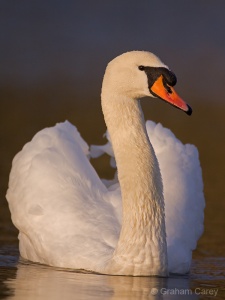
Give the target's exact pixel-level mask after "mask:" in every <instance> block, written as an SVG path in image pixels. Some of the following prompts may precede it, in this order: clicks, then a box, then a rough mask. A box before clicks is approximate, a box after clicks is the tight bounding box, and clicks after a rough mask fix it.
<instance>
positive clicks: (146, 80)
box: [7, 51, 204, 276]
mask: <svg viewBox="0 0 225 300" xmlns="http://www.w3.org/2000/svg"><path fill="white" fill-rule="evenodd" d="M175 84H176V77H175V75H174V74H173V73H172V72H171V71H170V69H169V68H168V67H167V66H166V65H165V64H163V63H162V62H161V61H160V59H159V58H158V57H156V56H155V55H154V54H152V53H150V52H144V51H132V52H127V53H124V54H122V55H120V56H118V57H116V58H115V59H113V60H112V61H111V62H110V63H109V64H108V66H107V68H106V72H105V75H104V79H103V85H102V94H101V98H102V110H103V114H104V118H105V122H106V125H107V128H108V132H109V135H110V139H111V143H112V148H113V151H114V154H115V159H116V164H117V167H118V180H119V183H120V184H117V183H115V184H114V185H112V186H110V187H108V188H107V187H106V185H105V184H103V182H102V181H101V179H100V178H99V177H98V175H97V173H96V172H95V170H94V169H93V167H92V166H91V164H90V162H89V159H88V156H89V148H88V146H87V144H86V143H85V141H84V140H83V139H82V138H81V136H80V134H79V133H78V131H77V129H76V128H75V127H74V126H73V125H71V124H70V123H69V122H65V123H61V124H57V125H56V126H55V127H52V128H46V129H44V130H42V131H40V132H39V133H37V134H36V135H35V136H34V138H33V139H32V141H31V142H29V143H28V144H26V145H25V146H24V148H23V149H22V151H21V152H19V153H18V154H17V155H16V156H15V158H14V160H13V166H12V170H11V174H10V181H9V188H8V191H7V200H8V202H9V207H10V211H11V215H12V220H13V223H14V224H15V226H16V227H17V228H18V229H19V248H20V254H21V256H22V257H23V258H25V259H28V260H31V261H34V262H39V263H43V264H47V265H51V266H57V267H63V268H72V269H83V270H87V271H92V272H97V273H102V274H111V275H133V276H149V275H158V276H167V275H168V273H169V272H176V273H186V272H188V271H189V268H190V263H191V255H192V250H193V249H194V248H195V247H196V243H197V240H198V238H199V236H200V235H201V233H202V231H203V209H204V196H203V191H202V190H203V184H202V176H201V168H200V165H199V160H198V153H197V150H196V148H195V147H194V146H191V145H185V146H184V145H183V144H182V143H181V142H179V141H178V140H177V139H176V138H175V137H174V136H173V134H172V133H171V132H170V131H169V130H166V129H164V128H163V127H162V126H161V125H160V124H158V125H155V124H154V123H151V122H147V126H146V125H145V122H144V118H143V114H142V110H141V106H140V102H139V99H140V98H142V97H146V96H149V97H153V98H154V97H158V98H161V99H163V100H165V101H167V102H169V103H170V104H172V105H174V106H176V107H177V108H180V109H181V110H183V111H185V112H186V113H187V114H189V115H190V114H191V108H190V107H189V106H188V105H187V104H186V103H185V102H184V101H183V100H182V99H181V98H180V97H179V96H178V95H177V94H176V93H175V90H174V88H173V86H174V85H175ZM148 135H149V137H150V139H152V140H154V145H155V151H156V154H157V155H158V158H159V159H160V168H161V170H162V178H163V180H164V190H165V191H164V194H165V207H166V211H165V212H164V194H163V184H162V179H161V174H160V168H159V164H158V160H157V158H156V155H155V152H154V150H153V147H152V144H151V143H150V140H149V137H148ZM106 148H107V149H108V150H107V151H108V152H110V153H111V155H112V156H113V153H112V149H111V148H110V144H107V145H106V146H103V147H94V148H93V155H95V156H96V155H97V154H96V153H97V152H99V153H100V152H103V151H105V149H106ZM110 149H111V150H110ZM99 153H98V154H99ZM165 219H166V222H165ZM166 231H167V237H166Z"/></svg>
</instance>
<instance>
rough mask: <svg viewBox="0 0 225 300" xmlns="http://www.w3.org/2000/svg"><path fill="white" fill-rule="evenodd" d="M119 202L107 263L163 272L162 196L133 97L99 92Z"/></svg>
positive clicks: (130, 271)
mask: <svg viewBox="0 0 225 300" xmlns="http://www.w3.org/2000/svg"><path fill="white" fill-rule="evenodd" d="M102 109H103V113H104V118H105V122H106V125H107V128H108V131H109V134H110V137H111V140H112V146H113V150H114V154H115V158H116V162H117V168H118V178H119V182H120V186H121V192H122V201H123V221H122V228H121V233H120V238H119V241H118V244H117V247H116V249H115V251H114V254H113V258H112V261H111V264H110V268H113V272H115V273H116V272H118V274H119V273H121V272H123V273H125V274H127V275H161V276H166V275H167V246H166V231H165V216H164V198H163V188H162V180H161V175H160V170H159V165H158V161H157V159H156V156H155V153H154V150H153V148H152V145H151V143H150V141H149V138H148V135H147V132H146V127H145V121H144V118H143V113H142V110H141V107H140V103H139V101H138V100H135V99H129V98H126V97H121V96H119V95H116V94H115V93H111V94H109V93H108V92H107V91H105V90H104V89H103V91H102Z"/></svg>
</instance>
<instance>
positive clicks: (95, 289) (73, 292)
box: [5, 263, 198, 300]
mask: <svg viewBox="0 0 225 300" xmlns="http://www.w3.org/2000/svg"><path fill="white" fill-rule="evenodd" d="M17 267H18V269H17V273H16V279H15V280H10V279H8V280H6V281H5V284H6V286H7V288H9V289H10V290H12V291H13V293H12V295H11V296H9V297H8V298H7V299H15V298H16V299H17V300H19V299H23V300H26V299H42V300H44V299H48V300H49V299H54V300H55V299H65V300H66V299H74V298H76V299H87V300H88V299H162V298H163V299H179V298H180V295H179V294H178V292H177V295H176V296H174V295H170V294H168V290H176V291H181V290H184V291H186V293H187V294H190V293H192V291H191V290H190V281H189V278H188V277H184V276H181V277H178V276H177V277H171V278H167V279H166V278H155V277H128V276H127V277H125V276H105V275H94V274H83V273H74V272H67V271H64V270H56V269H53V268H50V267H45V266H41V265H35V264H24V263H18V266H17ZM186 297H187V298H188V299H198V296H197V295H194V294H192V295H187V296H186Z"/></svg>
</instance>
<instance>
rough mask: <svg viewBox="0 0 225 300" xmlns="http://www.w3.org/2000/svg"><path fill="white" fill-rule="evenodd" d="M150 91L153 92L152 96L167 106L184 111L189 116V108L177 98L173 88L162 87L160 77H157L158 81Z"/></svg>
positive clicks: (161, 77)
mask: <svg viewBox="0 0 225 300" xmlns="http://www.w3.org/2000/svg"><path fill="white" fill-rule="evenodd" d="M151 91H152V92H153V94H154V96H157V97H159V98H161V99H163V100H165V101H166V102H168V103H169V104H171V105H173V106H175V107H177V108H179V109H181V110H183V111H185V112H186V113H187V114H188V115H191V113H192V109H191V107H190V106H189V105H188V104H187V103H186V102H184V100H182V99H181V98H180V97H179V96H178V94H177V93H176V92H175V90H174V88H173V87H171V86H168V88H166V87H165V86H164V84H163V76H162V75H161V76H159V78H158V79H156V81H155V82H154V84H153V85H152V87H151Z"/></svg>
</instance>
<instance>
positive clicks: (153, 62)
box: [102, 51, 192, 115]
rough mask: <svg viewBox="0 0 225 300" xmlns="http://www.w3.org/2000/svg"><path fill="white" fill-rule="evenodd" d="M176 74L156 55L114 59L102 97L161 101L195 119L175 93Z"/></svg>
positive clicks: (144, 53)
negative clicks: (105, 92)
mask: <svg viewBox="0 0 225 300" xmlns="http://www.w3.org/2000/svg"><path fill="white" fill-rule="evenodd" d="M176 82H177V79H176V76H175V74H174V73H173V72H172V71H171V70H170V69H169V68H168V66H166V65H165V64H164V63H163V62H162V61H161V60H160V59H159V58H158V57H157V56H156V55H154V54H153V53H151V52H147V51H131V52H126V53H123V54H122V55H120V56H117V57H116V58H114V59H113V60H112V61H111V62H110V63H109V64H108V66H107V68H106V72H105V76H104V80H103V86H102V93H104V91H106V90H107V91H108V92H110V93H111V94H112V93H114V94H115V93H116V94H117V95H123V96H125V97H127V98H131V99H141V98H143V97H153V98H160V99H162V100H164V101H166V102H167V103H169V104H171V105H173V106H175V107H177V108H179V109H181V110H183V111H184V112H186V113H187V114H188V115H191V113H192V109H191V107H190V106H189V105H188V104H187V103H185V102H184V101H183V100H182V99H181V98H180V97H179V96H178V94H177V93H176V92H175V90H174V88H173V87H174V85H175V84H176Z"/></svg>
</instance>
